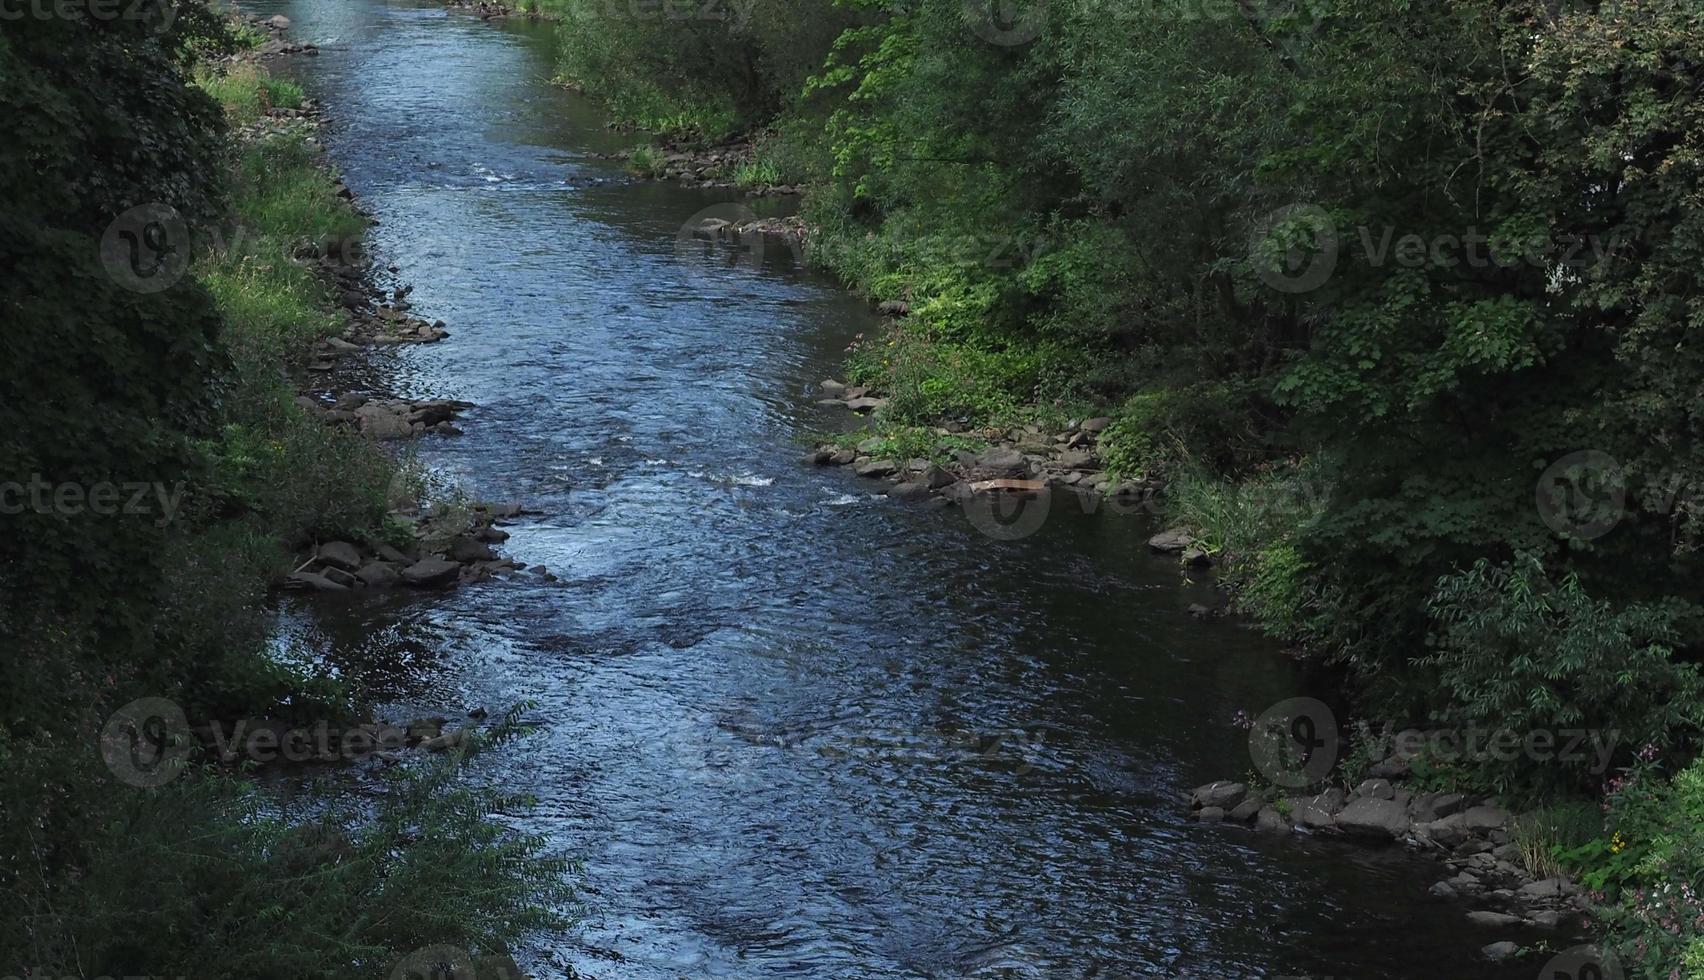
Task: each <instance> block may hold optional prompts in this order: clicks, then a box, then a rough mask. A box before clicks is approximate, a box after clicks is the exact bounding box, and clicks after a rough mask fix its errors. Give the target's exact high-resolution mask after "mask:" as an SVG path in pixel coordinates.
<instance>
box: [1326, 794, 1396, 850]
mask: <svg viewBox="0 0 1704 980" xmlns="http://www.w3.org/2000/svg"><path fill="white" fill-rule="evenodd" d="M1337 826H1339V827H1341V828H1343V830H1344V831H1345V832H1347V833H1351V834H1355V835H1357V836H1360V837H1379V838H1383V839H1386V840H1399V839H1401V838H1402V837H1403V836H1404V835H1406V834H1407V833H1408V812H1407V808H1406V807H1404V806H1403V805H1402V804H1400V803H1398V802H1396V801H1395V800H1386V799H1380V798H1378V797H1376V796H1363V797H1361V798H1360V799H1358V800H1356V801H1355V802H1353V803H1351V804H1349V805H1348V806H1346V807H1344V808H1343V811H1342V812H1341V813H1339V814H1337Z"/></svg>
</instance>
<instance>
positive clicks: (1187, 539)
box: [1148, 527, 1195, 555]
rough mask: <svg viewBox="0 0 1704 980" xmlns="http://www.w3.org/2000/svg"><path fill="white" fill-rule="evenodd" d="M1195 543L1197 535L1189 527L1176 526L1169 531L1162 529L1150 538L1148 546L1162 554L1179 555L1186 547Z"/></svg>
mask: <svg viewBox="0 0 1704 980" xmlns="http://www.w3.org/2000/svg"><path fill="white" fill-rule="evenodd" d="M1194 543H1195V535H1193V534H1191V533H1189V529H1188V528H1182V527H1174V528H1172V529H1171V530H1169V531H1161V532H1160V533H1159V534H1156V535H1154V536H1153V537H1151V538H1149V539H1148V547H1150V548H1152V549H1153V550H1155V551H1158V552H1160V553H1161V554H1168V555H1178V554H1182V553H1183V551H1184V549H1186V548H1188V547H1189V546H1190V545H1192V544H1194Z"/></svg>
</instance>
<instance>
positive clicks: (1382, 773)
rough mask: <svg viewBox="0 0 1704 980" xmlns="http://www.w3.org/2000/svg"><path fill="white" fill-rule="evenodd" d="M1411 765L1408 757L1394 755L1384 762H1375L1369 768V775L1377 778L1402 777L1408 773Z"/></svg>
mask: <svg viewBox="0 0 1704 980" xmlns="http://www.w3.org/2000/svg"><path fill="white" fill-rule="evenodd" d="M1409 768H1410V767H1409V765H1408V761H1407V760H1406V759H1398V758H1396V757H1395V756H1392V757H1391V758H1389V759H1385V760H1384V761H1382V762H1375V763H1373V765H1372V766H1371V767H1369V768H1368V769H1367V775H1368V776H1371V777H1374V778H1377V779H1401V778H1403V777H1404V776H1406V775H1408V772H1409Z"/></svg>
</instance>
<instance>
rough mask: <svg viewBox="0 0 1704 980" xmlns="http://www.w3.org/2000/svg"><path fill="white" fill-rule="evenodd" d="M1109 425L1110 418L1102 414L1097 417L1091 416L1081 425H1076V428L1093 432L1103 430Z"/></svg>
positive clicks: (1110, 422) (1110, 423)
mask: <svg viewBox="0 0 1704 980" xmlns="http://www.w3.org/2000/svg"><path fill="white" fill-rule="evenodd" d="M1111 425H1112V419H1109V418H1107V417H1106V416H1104V415H1102V416H1099V417H1097V418H1092V419H1088V420H1086V421H1084V422H1083V424H1082V425H1080V426H1078V428H1080V429H1082V430H1083V431H1084V432H1089V433H1094V432H1104V431H1106V429H1107V428H1108V427H1109V426H1111Z"/></svg>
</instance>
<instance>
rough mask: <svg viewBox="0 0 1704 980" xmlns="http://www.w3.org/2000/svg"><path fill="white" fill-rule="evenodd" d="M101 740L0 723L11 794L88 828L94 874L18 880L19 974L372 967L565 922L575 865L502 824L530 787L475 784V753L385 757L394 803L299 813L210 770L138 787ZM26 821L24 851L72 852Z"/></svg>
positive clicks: (388, 795) (353, 970)
mask: <svg viewBox="0 0 1704 980" xmlns="http://www.w3.org/2000/svg"><path fill="white" fill-rule="evenodd" d="M510 721H511V722H512V715H511V717H510ZM516 734H517V733H516V732H515V730H514V727H513V725H512V724H510V725H508V726H498V728H497V730H496V738H497V739H499V740H501V739H508V738H512V737H515V735H516ZM94 745H95V740H94V737H93V735H92V734H91V735H90V736H89V738H88V740H87V741H85V742H80V743H78V744H74V745H67V744H60V743H54V742H42V741H37V742H33V743H29V744H17V743H8V742H7V741H6V740H5V738H4V736H3V735H0V759H4V761H5V762H6V766H5V775H4V776H3V777H0V787H3V791H4V797H5V799H6V801H7V806H8V807H9V808H13V807H15V808H17V809H16V810H14V811H13V812H14V814H21V813H26V812H27V813H30V814H31V815H32V816H34V817H36V818H38V819H41V818H51V819H55V820H61V821H69V822H72V823H74V825H75V826H77V827H78V828H80V829H81V831H82V833H81V834H80V835H79V837H78V838H77V841H76V845H75V846H76V848H77V859H76V861H75V863H76V864H77V865H78V866H80V867H82V868H84V869H86V870H85V873H83V874H81V875H78V876H76V877H72V878H55V877H53V876H45V875H38V874H37V873H36V872H35V871H34V870H32V871H31V872H30V873H28V874H23V875H19V876H16V877H12V878H11V880H9V881H8V882H7V884H8V895H9V896H10V900H11V901H12V902H13V903H14V908H13V914H11V915H8V916H7V917H6V919H5V922H4V923H0V948H4V949H6V950H7V954H6V955H7V957H8V959H9V960H10V958H12V957H16V958H17V959H16V960H10V961H9V962H8V963H7V966H8V968H22V967H26V966H27V967H29V968H30V969H32V970H39V971H41V972H42V973H43V974H44V975H51V976H73V975H88V976H127V975H128V976H138V975H173V976H175V975H185V976H193V977H207V978H233V980H235V978H244V980H247V978H276V980H295V978H299V977H304V976H316V977H328V978H349V980H354V978H368V977H373V976H386V975H389V972H390V970H391V968H392V966H393V965H394V964H395V963H396V961H397V960H398V959H400V958H401V957H403V956H405V955H406V954H408V953H410V952H413V951H415V950H417V949H420V948H422V947H428V946H437V945H444V944H448V945H453V946H456V947H460V948H463V949H469V950H472V951H474V952H475V953H494V952H503V951H506V949H507V948H508V947H509V945H510V944H512V943H514V942H516V941H517V940H519V939H520V938H521V936H522V935H523V934H524V933H526V932H528V931H530V930H536V929H559V928H562V927H563V926H564V925H566V922H567V914H568V913H569V912H570V911H571V906H570V904H569V903H570V900H571V896H572V891H571V889H570V886H569V884H568V877H567V876H568V873H569V871H570V870H571V865H570V864H569V863H568V862H567V861H565V860H563V859H561V858H559V857H554V856H551V855H548V854H546V853H545V852H544V850H543V847H544V841H543V840H542V839H541V838H539V837H536V836H530V835H525V834H519V833H515V832H512V831H510V830H508V829H506V828H505V827H504V825H503V824H502V823H500V822H499V818H500V817H502V816H508V815H512V814H515V813H518V812H521V811H522V810H524V809H525V807H526V806H527V805H528V804H529V802H530V801H528V800H527V799H525V798H524V797H520V796H517V795H514V794H507V793H502V792H498V791H495V790H492V789H489V788H484V787H479V786H476V785H472V784H470V783H468V782H467V781H466V777H465V774H464V772H463V770H462V768H461V763H462V759H461V758H460V757H459V753H452V754H451V757H444V756H433V757H431V758H429V759H426V760H421V761H415V762H409V763H406V764H403V765H400V766H397V767H395V768H394V769H386V770H384V771H383V772H382V773H380V780H381V790H380V792H381V794H382V804H381V805H378V806H368V805H360V804H354V803H346V804H339V803H332V804H330V805H329V806H328V805H325V803H324V800H325V798H324V797H320V798H318V800H319V802H316V803H314V804H313V805H310V806H307V807H303V808H301V809H300V810H299V811H293V810H292V808H290V807H285V808H283V809H282V810H280V808H279V807H278V806H277V805H275V804H273V803H272V802H270V801H268V800H267V799H266V798H265V797H263V796H262V795H261V794H260V793H259V792H258V791H257V790H256V789H255V788H254V787H252V786H250V785H247V784H245V783H243V782H240V781H238V780H235V779H233V778H231V777H229V776H227V775H225V774H223V773H221V772H219V771H216V770H212V769H203V768H202V767H200V766H198V765H194V764H191V765H190V766H189V767H188V769H187V771H185V772H184V773H183V775H181V776H179V777H178V778H177V779H175V780H173V781H172V782H170V783H168V784H167V785H165V786H163V787H160V788H156V789H138V788H133V787H130V786H124V785H119V784H117V783H115V782H114V781H112V779H111V778H110V776H109V775H108V774H106V773H105V772H103V771H101V770H100V762H99V761H98V760H97V759H95V758H94V753H93V752H92V749H93V747H94ZM474 751H477V747H475V749H474ZM50 787H59V788H60V789H59V790H58V791H57V792H51V791H49V788H50ZM345 799H353V798H352V797H345ZM25 824H26V821H22V820H8V821H6V823H5V826H4V827H3V828H0V835H4V837H5V838H6V839H5V844H6V845H7V853H10V854H17V855H20V856H23V857H24V858H25V859H26V860H28V861H29V862H30V863H31V864H32V865H33V864H35V863H36V862H46V861H52V862H54V863H59V862H61V861H63V860H64V858H65V855H63V854H53V853H52V852H51V851H50V850H49V849H48V848H49V846H50V845H49V843H48V839H46V838H43V837H42V836H40V835H32V830H31V828H30V827H28V826H26V825H25Z"/></svg>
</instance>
